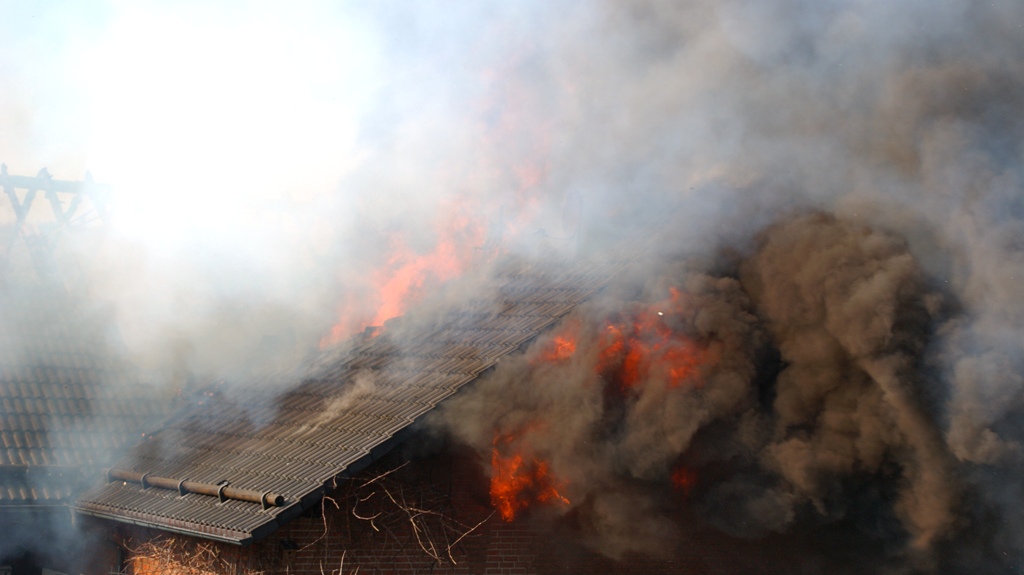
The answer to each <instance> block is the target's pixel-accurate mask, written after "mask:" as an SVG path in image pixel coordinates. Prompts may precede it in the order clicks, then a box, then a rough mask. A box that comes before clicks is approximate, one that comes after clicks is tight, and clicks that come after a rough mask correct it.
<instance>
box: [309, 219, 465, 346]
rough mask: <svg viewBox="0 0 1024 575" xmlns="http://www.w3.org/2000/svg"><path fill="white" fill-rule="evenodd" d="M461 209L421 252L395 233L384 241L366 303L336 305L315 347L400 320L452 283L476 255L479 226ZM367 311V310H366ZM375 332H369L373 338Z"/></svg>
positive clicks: (362, 301)
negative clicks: (432, 290) (327, 329)
mask: <svg viewBox="0 0 1024 575" xmlns="http://www.w3.org/2000/svg"><path fill="white" fill-rule="evenodd" d="M462 211H463V210H460V209H457V210H454V211H453V212H451V213H452V215H451V216H450V217H449V218H448V220H447V221H446V222H445V225H443V226H440V229H439V231H438V233H437V243H436V244H435V245H434V246H433V248H432V249H430V250H428V251H425V252H420V251H417V250H415V249H413V248H411V247H410V246H409V245H408V243H407V242H406V239H405V236H403V235H401V234H395V235H393V236H392V237H391V239H390V242H389V249H390V256H389V257H388V258H387V262H386V263H385V264H384V265H383V266H382V267H380V268H379V269H377V270H375V271H374V272H372V273H371V274H370V278H371V283H372V289H371V291H370V294H371V295H369V296H368V297H367V298H364V299H362V300H360V299H359V298H350V299H349V300H348V301H345V302H344V303H343V305H341V306H339V310H338V321H337V322H336V323H335V324H334V326H333V327H332V328H331V332H330V334H329V335H328V336H326V337H324V338H323V339H322V340H321V342H320V345H321V347H326V346H328V345H332V344H334V343H337V342H339V341H341V340H342V339H344V338H346V337H348V336H351V335H353V334H355V333H358V332H360V331H363V330H364V329H366V328H367V327H370V326H377V327H379V326H382V325H383V324H384V322H386V321H387V320H389V319H393V318H396V317H399V316H401V315H402V314H404V313H405V311H406V309H407V308H408V306H409V305H410V304H412V303H414V302H415V301H417V300H419V299H420V298H421V297H422V296H423V295H424V294H425V292H426V291H428V290H429V289H430V288H433V287H436V286H438V285H441V284H443V283H445V282H447V281H449V280H451V279H453V278H456V277H458V276H460V275H462V274H463V273H465V271H466V270H467V269H468V268H469V267H471V265H472V264H473V263H475V261H476V259H477V258H478V256H479V255H480V252H479V250H478V248H479V246H480V245H481V244H482V243H483V239H484V226H482V225H480V224H479V222H477V221H474V220H473V219H471V218H470V217H469V216H468V215H466V214H463V213H461V212H462ZM367 310H369V311H367ZM376 333H379V330H377V331H376V332H374V333H373V335H375V334H376Z"/></svg>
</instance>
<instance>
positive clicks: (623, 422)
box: [438, 212, 1021, 572]
mask: <svg viewBox="0 0 1024 575" xmlns="http://www.w3.org/2000/svg"><path fill="white" fill-rule="evenodd" d="M723 257H724V258H725V260H726V261H724V262H723V261H719V262H717V263H716V264H715V265H713V266H710V265H708V264H707V263H703V264H702V263H700V259H699V258H693V257H692V256H691V255H686V256H683V257H682V259H681V260H679V261H676V262H664V261H659V262H658V264H657V265H656V266H652V267H644V266H637V267H636V268H634V269H633V270H631V273H630V274H627V275H630V277H631V279H628V280H623V281H621V282H620V283H619V284H618V285H617V286H616V287H613V288H612V289H610V290H609V291H608V293H606V294H605V295H604V296H602V297H601V298H599V299H598V300H596V301H594V302H592V303H590V304H588V305H587V306H586V307H584V308H583V309H581V310H579V311H578V313H577V314H576V315H575V316H574V317H572V318H571V319H569V320H567V321H566V322H564V324H563V326H562V327H561V328H558V329H556V330H555V332H554V333H553V334H552V335H551V336H549V337H546V338H544V339H542V340H540V341H538V342H536V343H535V344H534V345H533V346H532V347H531V349H530V350H529V351H528V352H527V353H526V354H525V356H523V357H520V358H517V359H515V360H512V361H509V362H506V363H504V364H501V365H500V366H499V368H498V369H497V371H496V372H495V373H494V374H493V375H491V376H489V377H487V378H486V379H484V380H483V381H481V382H479V383H478V384H476V385H475V386H474V387H473V388H471V389H470V390H469V391H468V392H467V393H465V394H464V395H462V396H460V397H458V398H456V399H455V400H454V401H452V402H450V403H449V404H447V406H446V409H445V410H444V411H445V413H444V416H443V418H442V419H440V420H439V421H438V423H439V424H440V425H442V426H443V427H444V428H446V429H449V430H450V431H451V432H452V433H453V434H454V435H455V436H456V437H458V438H459V439H461V440H462V441H465V442H467V443H469V444H470V445H472V446H474V447H475V448H476V449H478V450H479V451H480V453H481V455H482V457H484V458H485V459H487V458H491V457H500V456H504V454H506V453H515V454H518V455H520V456H522V457H523V458H524V460H526V461H542V462H544V464H546V465H548V466H549V467H548V471H549V473H550V479H548V480H547V481H548V483H549V485H550V486H551V487H553V488H557V489H558V490H559V492H560V494H561V496H562V497H564V499H561V500H559V501H554V502H552V501H550V500H547V501H543V502H542V501H541V500H540V499H539V498H534V496H535V494H534V493H530V492H523V493H518V494H517V495H515V497H518V498H519V499H520V501H519V504H521V505H522V507H523V508H533V509H534V511H533V513H535V514H538V513H539V514H540V515H541V516H547V517H549V518H556V521H559V522H561V523H560V524H569V525H572V526H573V527H574V528H576V529H578V532H579V535H580V536H581V537H582V538H583V539H584V540H586V541H588V542H589V543H591V544H592V546H593V547H594V548H595V549H598V550H600V551H601V552H603V553H606V554H609V555H612V556H614V557H623V556H625V555H627V554H628V553H630V552H639V553H646V554H654V555H665V554H670V553H671V551H672V550H673V549H675V548H676V547H677V545H678V544H679V542H680V541H686V535H685V529H683V528H682V527H681V522H682V519H683V517H684V515H685V516H686V517H690V514H692V513H696V514H697V515H698V516H699V517H700V519H701V521H703V522H704V523H705V524H706V525H710V526H713V527H715V528H717V529H719V530H721V531H723V532H725V533H728V534H731V535H734V536H740V537H752V538H760V537H764V536H766V535H768V534H771V533H781V534H787V533H790V532H791V531H795V530H800V529H806V528H807V525H808V524H810V525H813V524H820V525H824V526H833V527H835V526H841V527H837V528H839V529H853V530H854V531H859V532H858V536H863V537H866V538H867V539H868V540H872V539H874V540H876V541H877V543H878V544H879V545H880V546H881V547H884V548H887V549H888V551H886V552H884V554H883V555H884V556H883V557H881V559H884V560H887V561H891V562H893V563H894V564H897V565H898V564H903V565H904V566H909V567H912V568H915V569H925V570H929V571H931V570H938V571H946V570H948V571H950V572H956V571H957V570H959V569H961V568H963V567H964V564H962V563H958V562H957V561H954V560H951V559H949V558H948V557H946V556H945V555H946V551H947V550H948V549H949V548H950V547H952V548H958V554H959V555H960V556H963V555H964V554H965V553H967V551H966V550H971V551H972V552H976V553H983V552H985V551H984V549H988V548H990V547H991V548H998V549H1000V550H1002V551H1004V552H1005V553H1006V555H1003V556H1002V558H999V559H992V560H990V561H989V565H990V566H991V567H986V568H991V569H993V570H995V571H996V572H998V571H999V570H1000V569H1003V568H1007V567H1008V566H1009V565H1013V564H1014V562H1015V561H1016V560H1018V559H1019V557H1020V553H1021V548H1020V546H1019V544H1018V543H1014V542H1012V541H1013V540H1012V531H1005V530H1004V526H1005V525H1006V524H1004V523H1002V522H1003V521H1009V522H1010V524H1011V525H1012V517H1013V516H1014V513H1015V511H1014V509H1015V508H1014V507H1012V506H1004V505H1003V504H1002V503H1001V502H1000V501H999V500H997V499H993V500H986V498H985V497H983V495H984V494H986V493H987V490H988V486H987V485H985V484H984V482H979V481H977V479H976V478H973V477H972V474H973V473H975V472H977V467H976V466H975V465H972V464H971V463H970V462H969V461H965V460H964V459H965V458H964V457H962V456H961V454H960V450H961V449H962V448H961V446H960V444H959V443H958V441H957V440H958V438H957V436H956V431H955V430H956V427H955V426H956V423H955V422H957V421H958V418H959V417H963V413H962V409H961V408H960V407H959V406H958V405H957V391H956V389H957V387H956V386H957V383H958V382H957V380H956V379H955V378H949V377H946V376H945V375H944V373H945V368H944V366H943V363H944V362H945V361H947V359H946V358H947V357H948V352H949V348H950V346H951V345H955V343H956V341H957V339H956V338H954V339H952V340H951V339H950V337H949V335H947V334H948V333H949V332H950V330H956V329H958V327H957V326H959V325H960V324H961V323H962V322H963V321H964V319H965V318H964V315H965V314H964V310H963V307H962V305H960V304H958V303H957V301H956V297H955V296H954V295H953V294H951V293H950V292H949V290H948V289H947V288H946V286H945V283H944V282H939V281H936V280H937V278H930V277H929V276H928V275H927V274H926V273H925V272H924V271H923V269H922V267H921V266H920V264H919V263H918V262H917V260H916V258H915V256H914V255H913V254H912V253H911V251H910V249H909V246H908V244H907V241H906V240H905V238H903V237H902V236H901V235H900V234H898V233H895V232H892V231H885V230H881V229H878V228H873V227H870V226H867V225H865V224H863V223H858V222H853V221H849V220H845V219H840V218H836V217H835V216H831V215H826V214H822V213H818V212H814V213H806V214H797V215H791V216H787V217H784V218H782V219H781V220H780V221H779V222H778V223H777V224H774V225H772V226H769V227H768V228H766V229H764V230H763V231H762V232H761V233H759V234H757V237H756V238H755V239H754V240H753V243H752V249H751V251H750V253H748V254H744V255H742V256H739V257H737V256H735V254H733V255H732V256H731V257H726V256H723ZM648 263H651V262H648ZM709 268H714V269H709ZM623 330H625V331H626V332H628V334H627V335H625V336H624V335H623ZM958 337H959V336H958ZM567 341H571V342H573V344H572V345H568V346H567V344H566V342H567ZM972 363H973V362H972ZM987 434H988V435H989V436H990V437H992V440H993V441H1005V440H1001V439H1000V438H999V436H996V435H995V434H996V432H995V431H992V430H989V431H988V432H987ZM1010 437H1011V438H1012V437H1013V436H1012V435H1010ZM495 461H496V460H495ZM494 467H495V469H492V470H491V471H492V474H493V475H494V476H495V477H496V478H498V479H496V481H497V480H500V478H499V477H498V476H499V475H500V474H499V470H498V469H497V464H495V465H494ZM998 468H999V469H1000V470H1001V472H1003V473H1009V472H1011V470H1012V469H1013V466H1012V465H1007V464H1005V463H1004V464H1001V465H999V466H998ZM520 473H529V471H528V470H526V469H525V468H524V469H523V470H520ZM673 491H674V492H675V496H674V497H673V496H672V495H670V494H671V493H672V492H673ZM680 497H682V498H683V499H684V500H685V504H684V507H685V508H687V509H688V511H682V510H681V509H680V507H679V506H678V505H677V503H678V499H679V498H680ZM499 499H500V498H497V499H496V500H495V501H494V502H495V504H496V505H497V506H499V509H500V506H501V504H502V501H500V500H499ZM673 502H675V503H673ZM1004 516H1005V518H1006V519H1002V517H1004ZM982 517H985V518H987V519H986V521H988V522H990V523H989V525H987V526H986V528H988V529H992V530H993V532H994V533H997V534H998V535H996V536H993V537H986V538H984V541H982V542H980V543H979V542H978V541H976V540H975V535H974V533H975V531H974V530H976V529H977V525H975V524H974V523H973V522H974V521H979V520H981V518H982ZM997 525H998V527H997ZM879 552H880V551H879ZM880 553H881V552H880Z"/></svg>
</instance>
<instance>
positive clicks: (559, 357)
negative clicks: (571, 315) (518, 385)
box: [538, 321, 580, 363]
mask: <svg viewBox="0 0 1024 575" xmlns="http://www.w3.org/2000/svg"><path fill="white" fill-rule="evenodd" d="M579 329H580V323H579V322H578V321H572V322H569V323H568V324H567V325H566V326H565V328H564V330H563V331H562V333H559V334H557V335H555V336H554V337H553V338H551V341H550V342H548V344H547V345H546V346H545V349H544V351H543V352H542V353H541V355H540V357H539V358H538V361H541V362H549V363H553V362H558V361H565V360H567V359H569V358H570V357H572V356H573V354H575V353H576V339H577V338H578V334H579Z"/></svg>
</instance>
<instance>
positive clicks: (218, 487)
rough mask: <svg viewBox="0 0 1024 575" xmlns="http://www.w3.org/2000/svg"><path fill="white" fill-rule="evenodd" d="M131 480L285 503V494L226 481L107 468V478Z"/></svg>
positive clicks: (222, 496) (268, 504)
mask: <svg viewBox="0 0 1024 575" xmlns="http://www.w3.org/2000/svg"><path fill="white" fill-rule="evenodd" d="M117 479H119V480H121V481H130V482H132V483H138V484H140V485H142V488H143V489H146V488H147V487H159V488H161V489H171V490H174V491H177V492H178V493H180V494H182V495H185V494H187V493H198V494H200V495H210V496H213V497H217V498H219V499H220V500H221V502H223V501H224V500H226V499H235V500H237V501H248V502H250V503H259V504H260V505H262V506H263V507H264V508H267V507H281V506H282V505H284V496H283V495H280V494H277V493H273V492H270V491H267V492H262V493H261V492H259V491H255V490H252V489H239V488H237V487H231V486H230V485H228V484H227V483H226V482H225V483H221V484H214V483H203V482H200V481H189V480H188V479H172V478H170V477H158V476H155V475H150V474H149V473H142V472H139V471H128V470H127V469H114V468H111V469H109V470H107V480H108V481H114V480H117Z"/></svg>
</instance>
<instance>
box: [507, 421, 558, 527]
mask: <svg viewBox="0 0 1024 575" xmlns="http://www.w3.org/2000/svg"><path fill="white" fill-rule="evenodd" d="M516 437H517V435H516V434H505V435H501V434H499V435H497V436H496V437H495V438H494V448H493V450H492V452H491V505H493V506H494V508H495V509H497V510H498V513H500V514H501V518H502V519H503V520H504V521H506V522H510V521H513V520H514V519H515V518H516V516H517V515H518V514H519V512H520V511H522V510H523V509H526V508H527V507H529V506H530V505H531V504H532V503H562V504H564V505H568V504H569V500H568V499H566V498H565V497H563V496H562V494H561V493H559V489H563V488H564V483H563V482H560V481H558V480H556V479H555V478H554V477H552V476H551V473H550V471H549V470H548V463H547V462H546V461H543V460H541V459H538V458H535V457H534V458H529V459H527V458H526V457H524V456H523V455H522V454H521V453H513V454H512V455H502V451H503V448H507V447H508V445H509V443H511V442H512V441H513V440H514V439H516Z"/></svg>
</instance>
